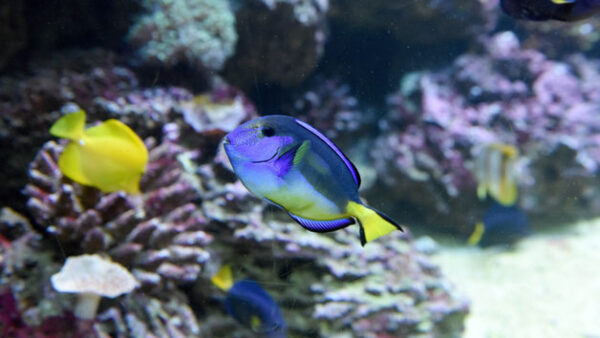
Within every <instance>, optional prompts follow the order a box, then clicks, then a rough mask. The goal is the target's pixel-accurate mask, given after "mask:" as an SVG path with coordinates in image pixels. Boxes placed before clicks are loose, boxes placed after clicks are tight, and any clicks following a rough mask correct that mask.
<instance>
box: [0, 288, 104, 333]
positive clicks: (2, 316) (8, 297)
mask: <svg viewBox="0 0 600 338" xmlns="http://www.w3.org/2000/svg"><path fill="white" fill-rule="evenodd" d="M92 324H93V322H91V321H80V320H76V319H75V317H73V315H72V314H71V313H67V314H65V315H64V316H51V317H47V318H45V320H44V322H43V323H42V324H41V325H38V326H30V325H28V324H27V323H25V321H24V320H23V318H22V315H21V313H20V311H19V308H18V306H17V301H16V299H15V298H14V296H13V294H12V293H11V291H10V290H4V291H2V292H0V335H2V336H3V337H16V338H21V337H23V338H25V337H45V338H54V337H56V338H60V337H68V336H77V337H82V338H85V337H90V338H91V337H97V335H96V333H95V332H94V330H93V327H92Z"/></svg>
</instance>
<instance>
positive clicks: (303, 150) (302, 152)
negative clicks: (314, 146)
mask: <svg viewBox="0 0 600 338" xmlns="http://www.w3.org/2000/svg"><path fill="white" fill-rule="evenodd" d="M309 148H310V141H309V140H306V141H304V142H302V144H301V145H300V147H298V150H296V154H295V155H294V161H293V163H294V165H298V163H300V161H302V159H303V158H304V156H306V152H307V151H308V149H309Z"/></svg>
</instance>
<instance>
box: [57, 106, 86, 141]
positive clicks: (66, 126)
mask: <svg viewBox="0 0 600 338" xmlns="http://www.w3.org/2000/svg"><path fill="white" fill-rule="evenodd" d="M83 128H85V112H84V111H83V110H79V111H77V112H75V113H71V114H67V115H65V116H63V117H61V118H60V119H58V121H56V122H54V124H53V125H52V127H50V134H52V135H54V136H56V137H61V138H66V139H70V140H78V139H80V138H81V136H82V135H83Z"/></svg>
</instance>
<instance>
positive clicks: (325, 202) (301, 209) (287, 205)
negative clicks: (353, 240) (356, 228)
mask: <svg viewBox="0 0 600 338" xmlns="http://www.w3.org/2000/svg"><path fill="white" fill-rule="evenodd" d="M248 171H249V172H252V174H250V175H245V179H244V180H243V181H244V185H246V187H247V188H248V190H250V191H251V192H252V193H254V194H255V195H257V196H259V197H263V198H265V199H267V200H269V201H271V202H273V203H275V204H277V205H279V206H281V207H282V208H284V209H285V210H286V211H288V212H290V213H292V214H294V215H297V216H300V217H304V218H310V219H315V220H332V219H338V218H341V217H347V216H348V214H347V213H346V211H345V210H340V208H338V206H337V205H336V204H335V203H333V202H332V201H330V200H329V199H328V198H327V197H325V196H324V195H323V194H321V193H320V192H319V191H317V189H315V188H314V187H313V186H312V185H311V184H310V183H309V182H308V181H307V180H306V178H305V177H304V176H303V175H302V174H301V173H300V172H299V171H298V170H295V169H292V170H291V171H290V172H289V173H288V174H287V175H286V177H285V180H284V179H281V178H279V177H276V176H274V175H270V174H268V173H262V172H260V169H254V170H248Z"/></svg>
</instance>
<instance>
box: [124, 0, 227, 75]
mask: <svg viewBox="0 0 600 338" xmlns="http://www.w3.org/2000/svg"><path fill="white" fill-rule="evenodd" d="M143 6H144V7H145V8H146V10H147V12H148V14H146V15H142V16H141V17H140V18H139V20H138V22H137V23H136V24H135V25H134V26H133V27H132V28H131V31H130V34H129V37H128V39H129V41H130V42H131V43H132V44H133V45H134V46H136V47H137V48H139V54H140V56H141V58H142V60H144V61H145V62H147V63H151V64H159V65H164V66H167V67H172V66H175V65H177V64H178V63H187V64H190V65H192V66H194V67H200V68H206V69H208V70H213V71H214V70H219V69H221V67H222V66H223V64H224V62H225V60H227V58H228V57H229V56H231V54H232V53H233V51H234V47H235V44H236V41H237V34H236V31H235V17H234V15H233V13H232V11H231V8H230V6H229V2H228V1H226V0H200V1H198V0H145V1H143Z"/></svg>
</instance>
